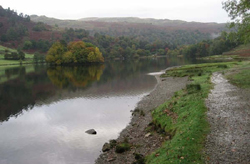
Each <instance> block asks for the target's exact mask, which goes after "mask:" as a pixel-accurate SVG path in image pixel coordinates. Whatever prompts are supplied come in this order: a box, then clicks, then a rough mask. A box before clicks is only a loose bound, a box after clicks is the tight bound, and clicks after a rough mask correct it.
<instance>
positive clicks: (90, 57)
mask: <svg viewBox="0 0 250 164" xmlns="http://www.w3.org/2000/svg"><path fill="white" fill-rule="evenodd" d="M46 61H47V62H48V63H51V64H56V65H61V64H74V63H94V62H95V63H98V62H104V58H103V56H102V53H101V52H100V50H99V48H98V47H95V46H94V45H92V44H89V43H85V42H83V41H74V42H70V43H69V44H68V45H67V44H66V42H64V41H60V42H55V43H54V44H53V45H52V46H51V48H50V49H49V51H48V54H47V56H46Z"/></svg>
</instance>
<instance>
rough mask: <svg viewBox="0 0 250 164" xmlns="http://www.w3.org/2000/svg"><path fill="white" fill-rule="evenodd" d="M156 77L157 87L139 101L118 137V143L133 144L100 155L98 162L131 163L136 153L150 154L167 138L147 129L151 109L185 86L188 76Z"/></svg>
mask: <svg viewBox="0 0 250 164" xmlns="http://www.w3.org/2000/svg"><path fill="white" fill-rule="evenodd" d="M156 79H157V81H158V84H157V86H156V88H155V89H154V90H153V91H152V92H151V93H150V94H149V95H147V96H145V97H144V98H143V99H142V100H141V101H140V102H139V103H138V105H137V108H136V112H135V111H134V112H133V117H132V119H131V122H130V124H129V125H128V126H127V127H126V128H125V129H124V130H123V131H122V132H121V133H120V136H119V138H118V139H117V142H118V143H121V142H124V140H126V141H128V143H129V144H130V145H131V147H130V150H129V151H125V152H123V153H120V154H118V153H116V152H115V149H114V148H112V149H111V150H109V151H107V152H104V153H102V154H101V155H100V156H99V158H98V159H97V160H96V163H97V164H105V163H114V164H121V163H123V164H126V163H128V164H131V163H133V162H134V161H135V156H134V154H135V153H137V154H142V155H143V156H145V155H148V154H150V153H151V152H153V151H154V150H156V149H157V148H158V147H160V146H161V144H162V142H163V141H164V140H166V139H167V138H163V137H161V136H160V135H159V134H158V133H156V132H154V133H149V132H147V131H146V128H147V127H148V124H149V123H150V122H151V121H152V116H151V111H152V110H154V109H155V108H156V107H158V106H159V105H160V104H162V103H164V102H165V101H166V100H168V99H170V98H171V97H172V96H173V95H174V93H175V92H176V91H178V90H180V89H182V88H185V86H186V84H187V83H188V77H183V78H179V77H176V78H173V77H167V78H160V77H159V75H157V76H156Z"/></svg>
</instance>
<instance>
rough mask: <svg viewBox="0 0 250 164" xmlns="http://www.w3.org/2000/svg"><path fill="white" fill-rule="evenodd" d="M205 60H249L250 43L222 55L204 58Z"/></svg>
mask: <svg viewBox="0 0 250 164" xmlns="http://www.w3.org/2000/svg"><path fill="white" fill-rule="evenodd" d="M202 59H204V60H245V59H247V60H249V59H250V43H249V44H243V45H239V46H238V47H236V48H234V49H232V50H231V51H228V52H224V53H223V54H222V55H213V56H207V57H203V58H202Z"/></svg>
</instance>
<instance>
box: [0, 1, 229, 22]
mask: <svg viewBox="0 0 250 164" xmlns="http://www.w3.org/2000/svg"><path fill="white" fill-rule="evenodd" d="M222 1H225V0H150V1H149V0H126V1H118V0H70V1H62V0H42V1H34V0H22V1H17V0H2V2H1V5H2V6H3V7H4V8H7V7H10V8H11V9H14V10H16V11H17V12H18V13H20V12H22V13H24V14H29V15H31V14H36V15H46V16H48V17H54V18H59V19H79V18H84V17H140V18H157V19H179V20H186V21H199V22H220V23H222V22H227V21H229V20H230V19H229V18H228V16H227V13H226V11H225V10H224V9H222V4H221V3H222Z"/></svg>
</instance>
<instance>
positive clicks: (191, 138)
mask: <svg viewBox="0 0 250 164" xmlns="http://www.w3.org/2000/svg"><path fill="white" fill-rule="evenodd" d="M239 64H241V63H240V62H230V63H229V62H228V63H211V64H199V65H187V66H183V67H180V68H175V69H172V70H169V71H167V72H166V74H165V75H164V76H178V77H183V76H189V78H190V80H192V83H191V84H188V85H187V87H186V88H185V89H183V90H180V91H178V92H176V93H175V96H173V97H172V99H171V100H169V101H167V102H165V103H164V104H162V105H160V106H159V107H158V108H157V109H155V110H154V111H153V112H152V116H153V123H154V124H155V126H157V127H160V128H161V129H163V130H164V131H165V132H166V134H168V135H169V136H170V138H171V139H170V140H166V141H165V142H164V143H163V145H162V147H161V148H159V149H158V150H157V151H155V152H154V153H152V154H151V155H149V156H148V157H147V158H146V160H147V163H150V164H163V163H164V164H168V163H176V164H177V163H205V161H204V155H203V154H202V150H203V148H204V144H205V139H206V136H207V134H208V133H209V124H208V122H207V119H206V111H207V108H206V105H205V99H206V98H207V96H208V94H209V92H210V89H211V88H212V83H211V82H210V76H211V74H212V73H213V72H215V71H221V70H225V69H227V68H231V67H233V66H235V65H239Z"/></svg>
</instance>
